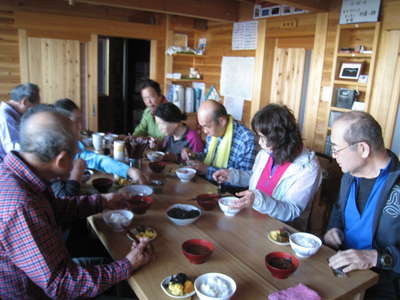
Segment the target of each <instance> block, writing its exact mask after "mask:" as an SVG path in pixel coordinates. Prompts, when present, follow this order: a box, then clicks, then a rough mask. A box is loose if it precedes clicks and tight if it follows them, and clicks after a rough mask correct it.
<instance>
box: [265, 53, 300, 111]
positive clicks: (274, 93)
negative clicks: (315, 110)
mask: <svg viewBox="0 0 400 300" xmlns="http://www.w3.org/2000/svg"><path fill="white" fill-rule="evenodd" d="M305 53H306V50H305V49H304V48H287V49H282V48H276V49H275V57H274V67H273V71H272V88H271V97H270V101H271V102H272V103H279V104H284V105H286V106H287V107H289V108H290V109H291V110H292V111H293V113H294V115H295V117H296V118H298V117H299V111H300V102H301V91H302V87H303V74H304V61H305Z"/></svg>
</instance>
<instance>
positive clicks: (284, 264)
mask: <svg viewBox="0 0 400 300" xmlns="http://www.w3.org/2000/svg"><path fill="white" fill-rule="evenodd" d="M265 266H266V267H267V269H268V270H269V271H270V272H271V274H272V276H274V277H276V278H279V279H285V278H288V277H289V275H290V274H292V273H293V272H294V271H296V269H297V267H298V266H299V260H298V259H297V258H296V257H295V256H294V255H292V254H290V253H287V252H271V253H269V254H267V255H266V256H265Z"/></svg>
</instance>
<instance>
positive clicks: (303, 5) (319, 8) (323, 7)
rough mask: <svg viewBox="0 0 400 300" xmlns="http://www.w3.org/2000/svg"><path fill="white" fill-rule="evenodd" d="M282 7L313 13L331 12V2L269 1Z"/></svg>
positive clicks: (321, 0) (322, 0)
mask: <svg viewBox="0 0 400 300" xmlns="http://www.w3.org/2000/svg"><path fill="white" fill-rule="evenodd" d="M268 2H273V3H276V4H280V5H288V6H292V7H295V8H300V9H304V10H309V11H311V12H327V11H328V10H329V2H330V1H326V0H268Z"/></svg>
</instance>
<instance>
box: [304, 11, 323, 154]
mask: <svg viewBox="0 0 400 300" xmlns="http://www.w3.org/2000/svg"><path fill="white" fill-rule="evenodd" d="M327 31H328V13H319V14H317V19H316V24H315V36H314V48H313V51H312V58H311V66H310V77H309V83H308V88H307V91H308V96H307V103H306V111H305V114H304V115H305V116H306V117H305V120H304V127H303V128H304V129H303V137H304V140H305V144H306V146H307V147H312V146H313V143H314V137H315V129H316V126H317V116H318V105H319V99H320V96H321V83H322V73H323V68H324V57H325V49H326V38H327Z"/></svg>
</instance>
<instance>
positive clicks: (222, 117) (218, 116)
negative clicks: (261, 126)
mask: <svg viewBox="0 0 400 300" xmlns="http://www.w3.org/2000/svg"><path fill="white" fill-rule="evenodd" d="M197 118H198V121H199V125H200V126H201V127H202V129H203V132H204V133H205V134H206V135H207V138H206V147H205V148H204V152H203V157H204V160H203V161H200V160H193V158H194V157H195V156H196V155H195V154H194V153H192V152H191V151H190V150H189V149H183V151H182V154H181V156H182V159H184V160H188V161H189V163H190V164H191V165H192V166H193V167H194V168H196V169H197V171H198V172H199V173H200V174H203V175H205V176H206V178H207V179H208V180H213V179H212V174H213V173H214V172H215V171H216V170H218V169H220V168H224V169H227V168H228V169H229V168H232V169H239V170H245V171H249V170H251V169H252V167H253V164H254V158H255V145H256V142H255V135H254V133H253V132H252V131H250V130H249V129H248V128H246V127H245V126H243V125H242V124H240V123H239V122H238V121H236V120H234V119H233V118H232V116H230V115H228V114H227V112H226V109H225V107H224V106H223V105H222V104H221V103H219V102H217V101H214V100H208V101H205V102H203V103H202V104H201V105H200V107H199V110H198V113H197Z"/></svg>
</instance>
